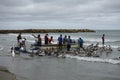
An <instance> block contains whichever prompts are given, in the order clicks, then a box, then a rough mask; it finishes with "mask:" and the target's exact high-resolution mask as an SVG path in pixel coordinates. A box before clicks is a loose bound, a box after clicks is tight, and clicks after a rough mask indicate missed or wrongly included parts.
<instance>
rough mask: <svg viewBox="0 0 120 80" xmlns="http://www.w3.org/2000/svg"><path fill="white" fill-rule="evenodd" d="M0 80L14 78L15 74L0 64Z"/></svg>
mask: <svg viewBox="0 0 120 80" xmlns="http://www.w3.org/2000/svg"><path fill="white" fill-rule="evenodd" d="M0 80H16V76H15V75H14V74H13V73H11V72H9V70H8V69H7V68H5V67H3V66H0Z"/></svg>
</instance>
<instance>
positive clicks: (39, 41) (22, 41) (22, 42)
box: [17, 33, 54, 47]
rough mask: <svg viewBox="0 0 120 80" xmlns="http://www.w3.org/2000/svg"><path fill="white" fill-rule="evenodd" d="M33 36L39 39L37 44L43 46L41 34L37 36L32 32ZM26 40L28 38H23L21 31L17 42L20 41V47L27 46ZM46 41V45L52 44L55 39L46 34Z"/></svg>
mask: <svg viewBox="0 0 120 80" xmlns="http://www.w3.org/2000/svg"><path fill="white" fill-rule="evenodd" d="M32 36H33V37H34V38H37V41H36V45H35V46H41V44H42V39H41V36H40V34H38V35H37V36H36V35H34V34H32ZM25 41H26V38H25V37H24V38H22V36H21V33H20V34H19V35H18V36H17V42H18V46H19V47H22V46H23V47H24V46H25ZM44 41H45V45H47V44H52V43H53V42H54V41H53V36H51V37H50V38H49V37H48V34H45V37H44Z"/></svg>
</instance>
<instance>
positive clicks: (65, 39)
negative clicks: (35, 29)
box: [63, 35, 67, 44]
mask: <svg viewBox="0 0 120 80" xmlns="http://www.w3.org/2000/svg"><path fill="white" fill-rule="evenodd" d="M66 43H67V35H65V37H64V38H63V44H66Z"/></svg>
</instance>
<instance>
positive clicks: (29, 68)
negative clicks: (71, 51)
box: [0, 31, 120, 80]
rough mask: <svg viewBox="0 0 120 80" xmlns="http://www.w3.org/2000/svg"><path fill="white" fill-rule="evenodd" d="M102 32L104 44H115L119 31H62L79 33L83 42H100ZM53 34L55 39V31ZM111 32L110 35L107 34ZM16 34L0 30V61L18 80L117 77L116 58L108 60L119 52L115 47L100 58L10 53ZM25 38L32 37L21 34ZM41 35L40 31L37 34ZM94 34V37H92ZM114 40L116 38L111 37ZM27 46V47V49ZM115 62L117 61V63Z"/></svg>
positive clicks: (112, 79) (104, 79)
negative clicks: (0, 32)
mask: <svg viewBox="0 0 120 80" xmlns="http://www.w3.org/2000/svg"><path fill="white" fill-rule="evenodd" d="M102 33H105V34H106V40H107V41H108V40H109V41H108V42H107V43H106V44H110V45H112V46H115V47H119V45H120V43H119V40H120V37H119V36H120V35H117V33H119V32H111V31H99V32H97V33H69V34H68V33H64V34H63V35H71V37H72V38H75V39H77V38H78V37H79V36H82V37H83V38H84V40H85V41H86V43H85V44H91V43H96V42H97V41H99V42H100V37H101V35H102ZM50 35H54V38H55V39H56V40H57V37H58V36H59V34H58V33H49V36H50ZM110 35H111V36H110ZM16 36H17V34H0V65H2V66H5V67H7V68H8V69H9V70H10V71H11V72H12V73H14V74H15V75H16V76H17V79H18V80H120V76H119V74H120V62H119V60H117V61H114V60H113V61H112V60H111V59H112V58H114V57H118V56H120V52H119V51H117V48H114V50H113V52H112V53H110V54H106V53H105V54H102V55H101V56H100V58H86V57H78V56H67V58H65V59H63V58H56V57H52V56H44V57H39V56H34V57H30V56H29V55H28V54H20V55H16V56H15V57H14V58H13V57H12V56H11V53H10V48H11V46H14V45H15V44H16ZM23 36H24V37H26V38H27V40H28V41H27V42H26V44H27V46H30V44H31V43H33V42H29V41H34V38H33V37H32V36H31V35H30V34H23ZM41 36H42V38H43V37H44V34H41ZM96 38H97V40H95V39H96ZM114 40H115V41H116V40H117V42H115V41H114ZM28 48H29V47H27V49H28ZM117 62H118V63H117Z"/></svg>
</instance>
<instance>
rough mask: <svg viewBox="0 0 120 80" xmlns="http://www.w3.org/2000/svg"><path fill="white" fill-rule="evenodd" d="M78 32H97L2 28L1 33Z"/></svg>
mask: <svg viewBox="0 0 120 80" xmlns="http://www.w3.org/2000/svg"><path fill="white" fill-rule="evenodd" d="M51 32H52V33H78V32H96V31H95V30H90V29H23V30H0V34H8V33H51Z"/></svg>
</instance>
